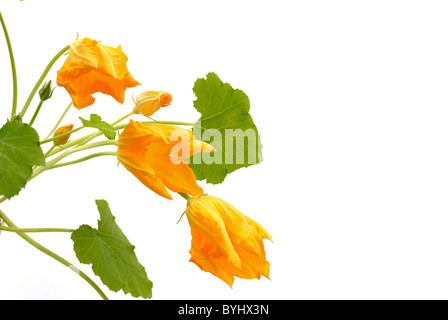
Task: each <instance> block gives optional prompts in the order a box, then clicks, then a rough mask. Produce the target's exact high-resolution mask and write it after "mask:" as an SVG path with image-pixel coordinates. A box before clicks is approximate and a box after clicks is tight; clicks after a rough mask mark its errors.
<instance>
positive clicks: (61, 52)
mask: <svg viewBox="0 0 448 320" xmlns="http://www.w3.org/2000/svg"><path fill="white" fill-rule="evenodd" d="M69 48H70V45H68V46H65V47H64V48H62V49H61V51H59V52H58V53H57V54H56V55H55V56H54V57H53V59H51V61H50V62H49V63H48V65H47V67H46V68H45V70H44V72H42V75H41V76H40V78H39V80H37V82H36V84H35V85H34V88H33V90H31V93H30V95H29V96H28V99H27V100H26V102H25V105H24V106H23V108H22V111H21V112H20V117H21V118H22V119H23V116H24V115H25V112H26V110H27V109H28V107H29V105H30V103H31V100H33V97H34V95H35V94H36V92H37V90H38V89H39V87H40V85H41V83H42V82H43V81H44V79H45V77H46V76H47V74H48V72H49V71H50V69H51V67H52V66H53V65H54V64H55V62H56V61H57V60H58V59H59V58H60V57H61V56H62V55H63V54H64V53H65V52H67V50H68V49H69Z"/></svg>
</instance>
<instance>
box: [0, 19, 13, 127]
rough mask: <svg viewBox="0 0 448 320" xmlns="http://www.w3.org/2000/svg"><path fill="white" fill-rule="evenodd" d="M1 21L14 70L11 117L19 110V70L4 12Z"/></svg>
mask: <svg viewBox="0 0 448 320" xmlns="http://www.w3.org/2000/svg"><path fill="white" fill-rule="evenodd" d="M0 22H1V24H2V28H3V32H4V33H5V38H6V43H7V45H8V51H9V59H10V60H11V70H12V90H13V95H12V110H11V119H12V118H13V117H14V116H15V115H16V111H17V72H16V63H15V61H14V54H13V52H12V46H11V41H10V40H9V35H8V31H7V29H6V24H5V21H4V20H3V17H2V14H1V13H0Z"/></svg>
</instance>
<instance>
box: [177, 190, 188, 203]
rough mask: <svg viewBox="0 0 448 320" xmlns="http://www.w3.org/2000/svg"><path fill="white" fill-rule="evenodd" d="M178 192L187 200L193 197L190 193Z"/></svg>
mask: <svg viewBox="0 0 448 320" xmlns="http://www.w3.org/2000/svg"><path fill="white" fill-rule="evenodd" d="M178 194H179V195H180V196H182V198H184V199H185V200H187V201H188V200H190V199H191V197H190V196H189V195H188V194H186V193H182V192H178Z"/></svg>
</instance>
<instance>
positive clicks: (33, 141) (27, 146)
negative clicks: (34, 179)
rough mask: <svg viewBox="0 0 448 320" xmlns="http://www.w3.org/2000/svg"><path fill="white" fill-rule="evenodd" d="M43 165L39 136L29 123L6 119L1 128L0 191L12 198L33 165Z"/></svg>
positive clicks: (22, 185) (27, 178)
mask: <svg viewBox="0 0 448 320" xmlns="http://www.w3.org/2000/svg"><path fill="white" fill-rule="evenodd" d="M43 165H45V156H44V154H43V152H42V149H41V147H40V145H39V135H38V134H37V132H36V130H34V129H33V128H32V127H31V126H30V125H29V124H26V123H23V122H21V121H8V122H7V123H6V124H5V125H4V126H3V127H2V128H1V129H0V194H1V195H4V196H5V197H6V198H8V199H9V198H11V197H13V196H15V195H17V194H18V193H19V191H20V190H21V189H22V188H23V187H25V185H26V183H27V182H28V180H29V179H30V178H31V175H32V173H33V166H43Z"/></svg>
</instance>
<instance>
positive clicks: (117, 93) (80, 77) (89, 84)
mask: <svg viewBox="0 0 448 320" xmlns="http://www.w3.org/2000/svg"><path fill="white" fill-rule="evenodd" d="M127 60H128V58H127V57H126V55H125V54H124V53H123V51H122V50H121V46H118V47H117V48H112V47H108V46H105V45H102V44H101V43H99V42H98V41H96V40H92V39H89V38H83V39H80V40H78V39H76V41H75V42H73V43H72V44H71V45H70V49H69V51H68V58H67V60H65V62H64V64H63V65H62V68H61V69H60V70H59V71H58V72H57V79H56V83H57V85H58V86H61V87H64V88H65V89H66V90H67V92H68V93H69V94H70V96H71V98H72V100H73V105H74V106H75V107H76V108H78V109H82V108H85V107H87V106H89V105H91V104H92V103H93V102H94V101H95V98H93V97H92V94H93V93H95V92H102V93H104V94H107V95H110V96H112V97H113V98H115V100H117V101H118V102H119V103H123V102H124V92H125V90H126V88H130V87H135V86H137V85H139V84H140V83H139V82H137V81H136V80H134V79H133V78H132V76H131V74H130V73H129V71H128V68H127V67H126V62H127Z"/></svg>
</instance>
